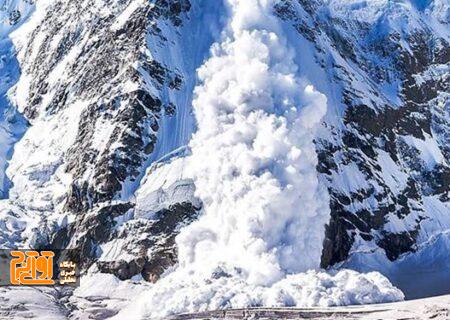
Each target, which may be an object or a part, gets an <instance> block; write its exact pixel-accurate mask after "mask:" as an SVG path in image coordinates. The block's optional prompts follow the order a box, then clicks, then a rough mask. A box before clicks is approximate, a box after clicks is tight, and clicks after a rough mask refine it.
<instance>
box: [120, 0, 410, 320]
mask: <svg viewBox="0 0 450 320" xmlns="http://www.w3.org/2000/svg"><path fill="white" fill-rule="evenodd" d="M225 3H226V5H227V8H228V11H229V22H228V25H227V26H226V27H225V30H224V31H223V34H222V40H221V42H220V43H217V44H215V45H213V47H212V49H211V57H210V59H209V60H208V61H206V62H205V64H204V65H203V66H202V67H201V68H200V69H199V71H198V74H199V78H200V80H201V84H200V85H199V86H198V87H197V88H196V89H195V99H194V102H193V105H194V111H195V116H196V119H197V122H198V131H197V132H196V133H195V135H194V137H193V139H192V141H191V143H190V147H191V149H192V155H191V156H190V158H189V160H188V162H189V163H188V165H187V170H188V175H190V176H191V177H192V179H193V180H194V182H195V185H196V196H197V197H199V198H200V199H201V200H202V202H203V204H204V210H203V211H204V212H203V215H202V216H201V217H200V218H199V220H198V221H196V222H194V223H192V224H191V225H189V226H187V227H185V228H184V229H183V230H181V233H180V234H179V236H178V237H177V240H176V241H177V245H178V248H179V264H178V265H177V266H176V267H175V268H174V269H173V270H170V271H169V272H168V273H167V274H166V275H165V277H163V278H162V279H161V280H160V281H159V282H158V283H156V284H155V285H153V287H152V288H151V289H150V290H149V291H146V292H144V293H142V294H141V295H140V298H139V299H137V301H136V302H134V303H131V304H130V305H129V306H128V307H127V308H126V309H124V310H122V312H120V313H119V314H118V315H117V318H118V319H123V318H125V317H131V318H136V317H138V316H141V317H164V316H166V315H168V314H172V313H180V312H193V311H201V310H207V309H218V308H225V307H233V308H236V307H248V306H260V305H264V306H284V305H288V306H315V305H321V306H330V305H344V304H360V303H376V302H386V301H395V300H401V299H403V294H402V293H401V291H400V290H398V289H396V288H395V287H393V286H392V285H391V284H390V283H389V281H388V280H387V279H386V278H385V277H383V276H382V275H381V274H379V273H369V274H359V273H357V272H354V271H348V270H341V271H339V272H337V273H333V272H330V273H327V272H324V271H320V270H318V268H319V262H320V255H321V250H322V242H323V237H324V225H325V224H326V223H327V221H328V220H329V208H328V195H327V192H326V190H325V189H323V188H322V187H321V185H320V184H319V183H318V177H317V175H316V170H315V166H316V164H317V157H316V152H315V148H314V144H313V137H314V134H315V129H316V127H317V126H318V124H319V123H320V121H321V119H322V117H323V116H324V115H325V113H326V109H327V98H326V96H324V95H323V94H321V93H320V92H318V91H316V90H315V89H314V87H313V86H311V85H309V84H308V83H307V82H306V81H305V80H303V79H301V78H300V77H299V74H298V73H299V71H298V70H299V66H297V65H296V64H295V52H294V50H292V49H291V48H290V47H289V46H288V45H287V41H286V40H285V35H284V33H283V29H282V27H281V25H279V24H278V22H277V20H276V19H275V18H274V17H273V16H272V7H273V1H267V0H245V1H243V0H226V1H225ZM298 252H301V253H302V255H301V256H298V255H294V253H298ZM308 270H310V271H308Z"/></svg>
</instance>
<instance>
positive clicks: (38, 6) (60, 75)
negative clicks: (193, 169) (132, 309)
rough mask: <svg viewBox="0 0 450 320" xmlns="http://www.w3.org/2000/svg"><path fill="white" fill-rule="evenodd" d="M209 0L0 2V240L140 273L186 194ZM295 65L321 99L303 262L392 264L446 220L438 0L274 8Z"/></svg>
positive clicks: (444, 63) (449, 146) (211, 9)
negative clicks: (314, 246) (319, 200)
mask: <svg viewBox="0 0 450 320" xmlns="http://www.w3.org/2000/svg"><path fill="white" fill-rule="evenodd" d="M224 12H226V8H225V7H224V5H223V4H222V3H221V1H207V2H205V1H203V2H202V1H193V0H173V1H170V0H152V1H147V0H123V1H122V0H121V1H119V0H101V1H91V0H83V1H69V0H52V1H39V0H38V1H36V3H34V1H31V0H22V1H18V0H17V1H12V0H11V1H10V0H4V1H0V13H1V15H0V18H1V21H0V27H1V30H0V37H1V39H0V57H1V60H0V72H1V73H0V96H1V97H0V109H1V111H2V116H1V117H0V122H1V129H2V131H1V134H0V137H1V138H0V158H1V162H0V163H1V166H0V167H1V168H2V169H1V172H0V174H1V176H2V178H1V179H0V180H1V182H2V183H0V185H1V190H0V191H1V192H0V194H1V195H2V200H1V203H0V217H1V222H0V245H1V246H2V247H8V248H10V247H17V246H19V247H33V248H79V249H81V251H82V257H83V268H84V270H88V269H90V270H91V271H92V272H100V273H108V274H114V275H115V276H117V277H118V278H119V279H121V280H125V279H130V278H132V277H135V276H139V275H141V276H142V277H143V279H145V280H146V281H150V282H154V281H156V280H157V279H158V277H159V276H160V275H161V274H162V273H163V272H164V271H165V270H167V269H168V268H169V267H171V266H173V265H174V264H175V263H176V262H177V250H176V242H175V237H176V235H177V234H178V232H179V230H180V229H181V228H182V227H183V226H185V225H188V224H190V223H191V222H192V221H194V220H196V219H197V216H198V215H199V214H201V208H202V203H201V201H200V200H199V199H196V198H195V195H194V190H195V186H194V183H193V181H192V180H191V178H190V177H188V176H187V175H186V174H185V172H184V167H185V163H184V161H185V160H184V156H185V155H186V154H188V153H189V150H188V148H187V147H186V146H187V144H188V142H189V140H190V136H191V134H192V132H194V131H195V128H194V123H195V120H194V119H193V116H192V107H191V102H192V97H193V90H194V86H195V84H196V69H197V68H198V67H199V66H200V65H201V64H202V62H203V60H204V59H205V58H206V57H207V56H208V50H209V48H210V46H211V44H212V43H213V42H214V41H215V40H217V39H218V38H219V36H220V31H221V29H222V23H223V21H222V19H221V18H220V17H221V16H222V15H223V14H224ZM273 13H274V15H275V16H276V17H277V19H279V20H280V23H281V24H282V25H283V28H285V29H286V30H287V31H286V32H287V34H288V39H287V40H288V41H289V42H290V43H291V44H292V47H293V48H295V50H297V52H298V53H297V54H296V62H297V63H298V65H299V71H298V72H299V74H301V76H302V77H304V78H306V79H307V80H308V81H309V82H310V83H312V84H313V85H314V87H315V88H316V89H317V90H319V91H320V92H321V93H323V94H325V95H326V96H327V99H328V113H327V115H326V117H325V118H324V120H323V123H322V126H321V128H320V130H319V133H318V134H317V136H316V138H315V145H316V151H317V156H318V160H319V163H318V166H317V173H318V175H319V176H320V179H321V180H320V181H321V183H323V184H325V185H326V186H327V188H328V192H329V195H330V205H329V206H330V210H331V220H330V221H329V223H328V224H327V226H326V230H325V234H326V239H325V241H324V243H323V252H322V259H321V266H322V267H323V268H330V267H333V266H336V265H339V264H340V263H345V261H347V260H348V258H349V256H351V255H352V254H357V253H360V252H375V251H377V252H378V251H381V252H383V254H384V255H385V256H386V257H387V259H388V260H391V261H394V260H397V259H399V257H401V256H402V255H404V254H407V253H414V252H415V251H416V250H418V249H419V248H421V247H422V246H423V245H425V244H426V243H428V242H429V241H430V239H432V238H433V237H436V236H438V235H440V234H443V233H445V232H446V231H448V230H449V229H450V203H449V192H450V166H449V162H448V159H449V158H450V131H449V130H450V127H449V123H450V114H449V113H450V109H449V108H450V104H449V99H448V98H449V94H450V87H449V83H450V81H449V77H450V70H449V68H450V32H449V30H450V20H449V18H450V5H449V3H448V1H445V0H435V1H428V2H424V1H406V0H405V1H394V2H392V1H373V2H369V1H321V0H295V1H289V0H280V1H274V4H273Z"/></svg>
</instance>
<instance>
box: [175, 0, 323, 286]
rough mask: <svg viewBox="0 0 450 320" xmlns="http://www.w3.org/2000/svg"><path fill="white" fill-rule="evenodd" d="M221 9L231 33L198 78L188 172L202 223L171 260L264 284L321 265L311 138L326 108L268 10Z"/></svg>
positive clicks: (248, 6) (257, 4) (235, 4)
mask: <svg viewBox="0 0 450 320" xmlns="http://www.w3.org/2000/svg"><path fill="white" fill-rule="evenodd" d="M229 5H230V10H231V12H232V20H231V24H230V28H229V30H227V32H226V35H225V37H224V40H223V42H222V43H221V44H217V45H215V46H214V47H213V50H212V57H211V58H210V59H209V61H207V62H206V63H205V64H204V66H202V67H201V68H200V70H199V72H198V73H199V77H200V80H201V81H202V83H203V84H202V85H201V86H199V87H197V88H196V99H195V101H194V111H195V115H196V117H197V121H198V131H197V133H196V134H195V135H194V137H193V139H192V142H191V149H192V157H191V159H190V164H191V166H190V168H189V170H190V173H191V174H192V176H193V177H194V180H195V185H196V187H197V192H196V195H197V196H198V197H199V198H200V199H202V201H203V203H204V215H203V216H202V217H201V218H200V220H199V221H197V222H196V223H194V224H192V225H191V226H189V227H188V228H186V229H185V230H183V232H182V233H181V234H180V236H179V238H178V245H179V259H180V264H181V265H191V264H194V265H196V264H198V266H196V268H197V267H198V268H202V269H204V270H206V269H211V268H215V267H217V265H218V264H219V265H223V268H228V267H231V268H238V269H239V270H241V272H242V274H243V276H245V277H246V278H247V279H248V282H249V283H252V284H257V285H270V284H272V283H273V282H275V281H278V280H280V279H281V278H283V277H284V275H285V274H286V273H295V272H300V271H306V270H308V269H312V268H317V267H318V266H319V262H320V255H321V250H322V242H323V237H324V225H325V224H326V223H327V222H328V220H329V208H328V207H329V205H328V204H329V199H328V196H327V192H326V190H324V189H323V188H322V186H321V185H320V184H319V181H318V178H317V173H316V169H315V167H316V165H317V157H316V152H315V147H314V143H313V134H314V129H315V128H316V127H317V125H318V124H319V123H320V120H321V118H322V117H323V116H324V115H325V112H326V105H327V99H326V97H325V96H324V95H323V94H321V93H319V92H317V91H315V90H314V88H313V87H312V86H310V85H307V84H306V83H304V82H303V81H302V80H300V79H298V78H297V77H296V74H297V72H298V70H297V69H298V68H297V66H296V65H295V63H294V62H293V60H294V52H293V51H292V50H290V48H289V47H288V46H287V44H286V41H285V39H284V38H283V37H282V32H281V30H280V29H279V28H278V27H277V24H276V21H275V19H274V18H273V17H272V16H271V14H270V12H271V4H270V2H267V1H230V2H229Z"/></svg>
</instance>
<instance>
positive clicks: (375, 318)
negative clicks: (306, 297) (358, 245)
mask: <svg viewBox="0 0 450 320" xmlns="http://www.w3.org/2000/svg"><path fill="white" fill-rule="evenodd" d="M191 319H204V320H206V319H211V320H212V319H230V320H231V319H236V320H237V319H252V320H256V319H265V320H268V319H321V320H328V319H330V320H331V319H333V320H339V319H361V320H405V319H408V320H423V319H434V320H448V319H450V295H445V296H439V297H432V298H426V299H418V300H409V301H404V302H397V303H386V304H376V305H364V306H351V307H335V308H308V309H296V308H255V309H236V310H226V311H212V312H203V313H196V314H184V315H178V316H174V317H172V318H171V320H191Z"/></svg>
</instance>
